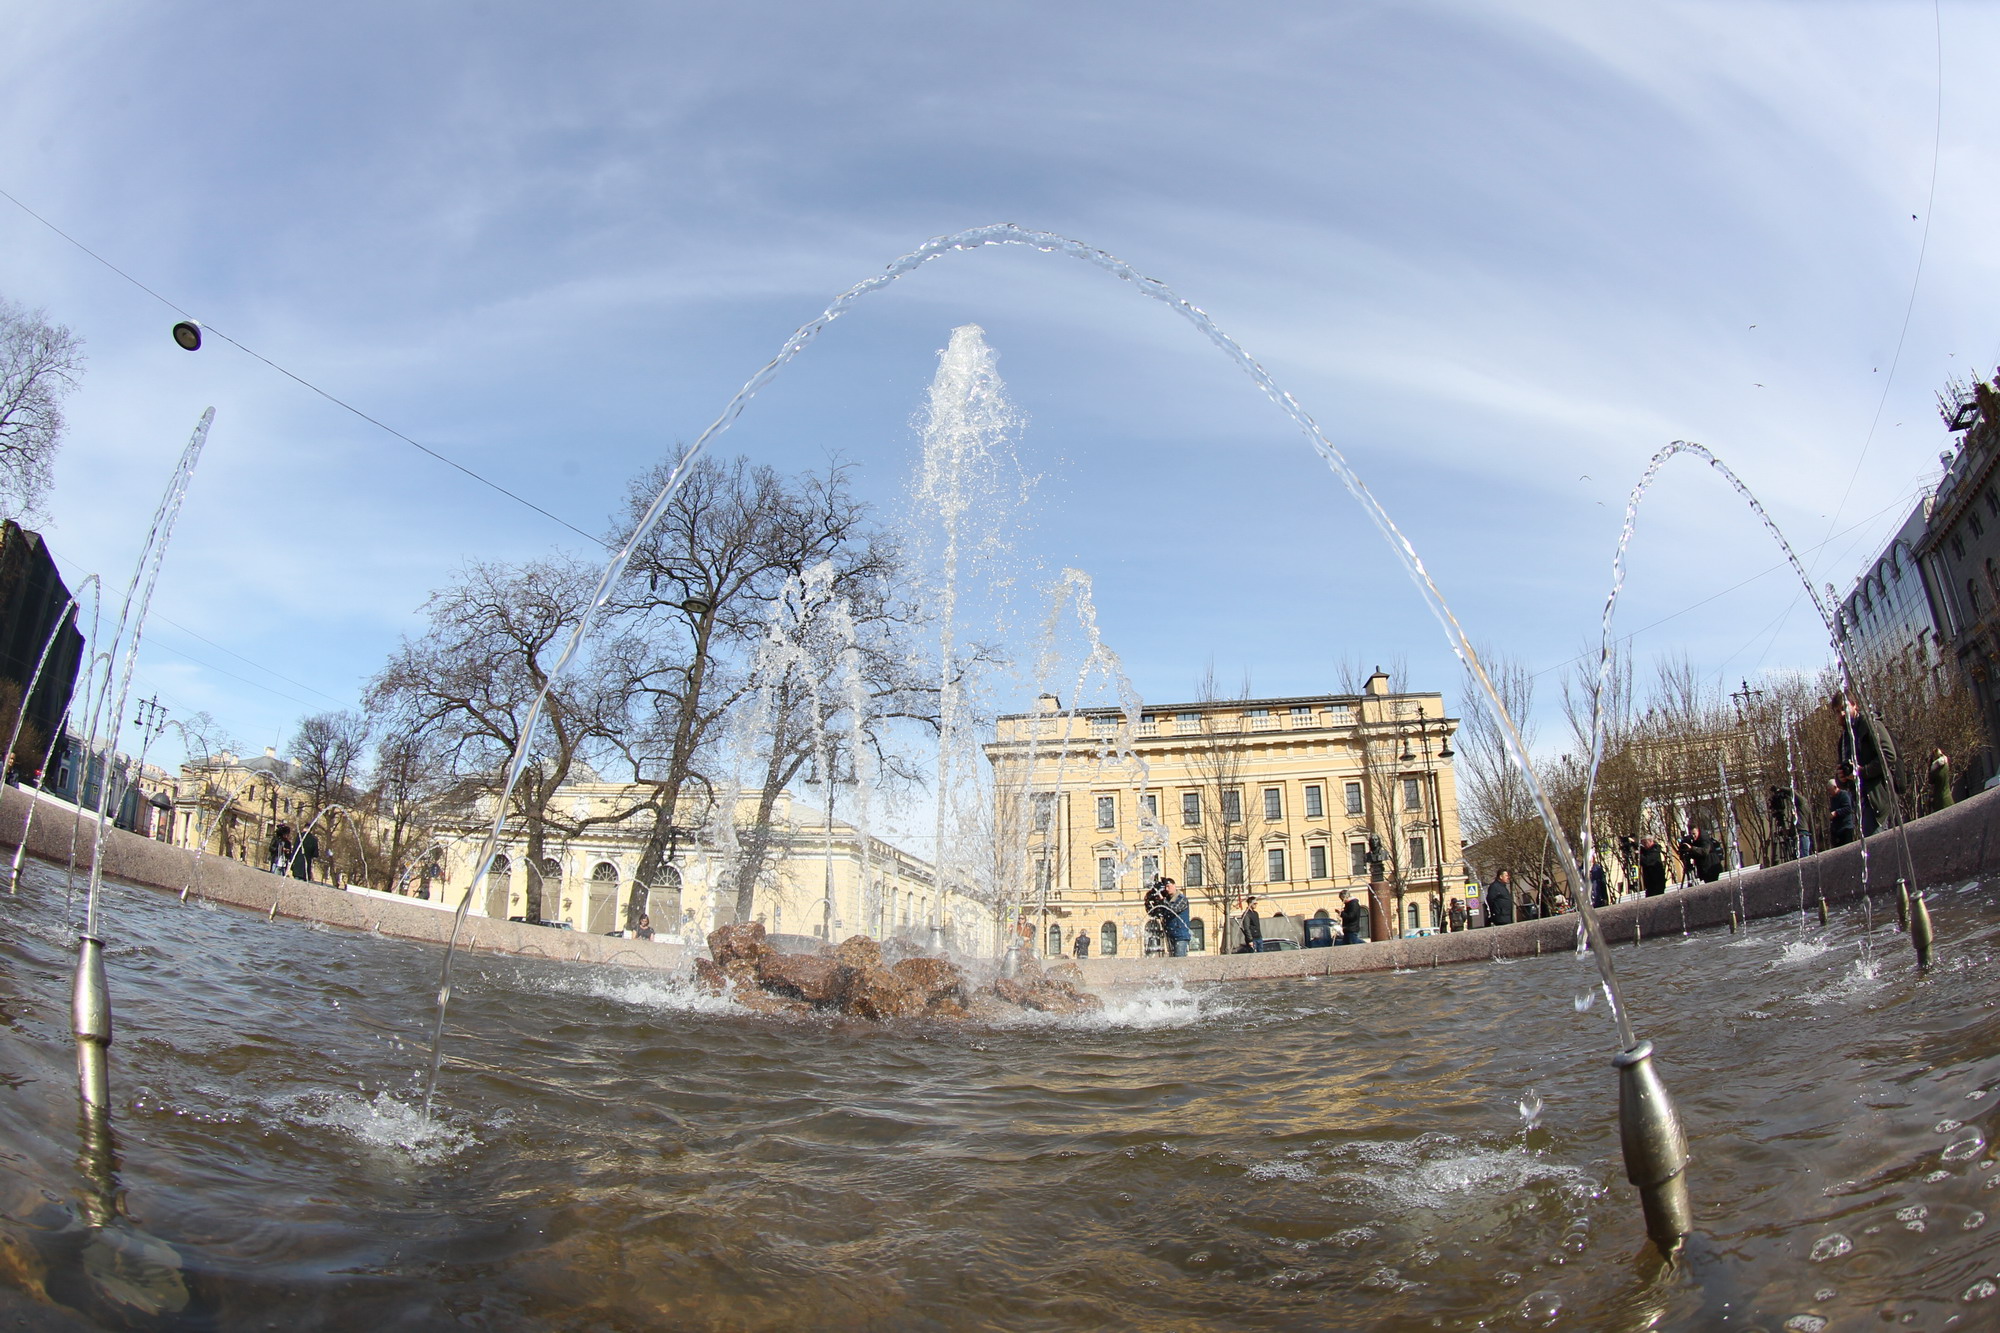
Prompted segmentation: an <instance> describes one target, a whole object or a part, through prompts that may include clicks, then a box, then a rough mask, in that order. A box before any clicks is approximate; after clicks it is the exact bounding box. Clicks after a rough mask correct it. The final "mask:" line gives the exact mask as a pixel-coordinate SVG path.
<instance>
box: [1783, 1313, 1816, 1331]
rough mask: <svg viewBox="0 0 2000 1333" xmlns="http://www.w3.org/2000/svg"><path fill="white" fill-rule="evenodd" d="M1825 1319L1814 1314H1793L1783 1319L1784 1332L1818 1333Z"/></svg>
mask: <svg viewBox="0 0 2000 1333" xmlns="http://www.w3.org/2000/svg"><path fill="white" fill-rule="evenodd" d="M1825 1327H1826V1320H1824V1319H1821V1318H1820V1317H1819V1316H1818V1315H1816V1314H1795V1315H1793V1316H1792V1317H1791V1318H1790V1319H1787V1320H1786V1321H1785V1329H1786V1333H1820V1330H1821V1329H1823V1328H1825Z"/></svg>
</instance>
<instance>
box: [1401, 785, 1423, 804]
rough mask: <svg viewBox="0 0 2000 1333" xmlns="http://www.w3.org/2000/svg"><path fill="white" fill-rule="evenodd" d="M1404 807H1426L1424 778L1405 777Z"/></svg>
mask: <svg viewBox="0 0 2000 1333" xmlns="http://www.w3.org/2000/svg"><path fill="white" fill-rule="evenodd" d="M1403 808H1404V809H1405V810H1421V809H1423V808H1424V780H1423V779H1422V778H1404V779H1403Z"/></svg>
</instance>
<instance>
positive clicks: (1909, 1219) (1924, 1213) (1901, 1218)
mask: <svg viewBox="0 0 2000 1333" xmlns="http://www.w3.org/2000/svg"><path fill="white" fill-rule="evenodd" d="M1930 1215H1931V1210H1930V1209H1928V1208H1926V1207H1924V1206H1923V1205H1922V1204H1920V1203H1918V1204H1912V1205H1910V1206H1909V1207H1908V1208H1898V1209H1897V1210H1896V1220H1897V1221H1898V1222H1901V1223H1902V1224H1903V1230H1905V1231H1922V1230H1923V1229H1924V1219H1925V1218H1926V1217H1929V1216H1930Z"/></svg>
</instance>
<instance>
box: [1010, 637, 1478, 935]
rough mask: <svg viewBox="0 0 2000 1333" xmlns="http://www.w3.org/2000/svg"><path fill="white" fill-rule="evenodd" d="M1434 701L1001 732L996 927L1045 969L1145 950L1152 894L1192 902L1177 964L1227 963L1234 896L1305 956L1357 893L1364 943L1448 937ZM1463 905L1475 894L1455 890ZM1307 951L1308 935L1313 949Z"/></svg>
mask: <svg viewBox="0 0 2000 1333" xmlns="http://www.w3.org/2000/svg"><path fill="white" fill-rule="evenodd" d="M1457 726H1458V724H1457V720H1456V719H1454V718H1450V717H1447V716H1446V715H1445V711H1444V699H1443V696H1442V695H1440V694H1436V693H1394V692H1391V690H1390V688H1389V677H1388V676H1387V675H1385V674H1383V673H1382V672H1379V671H1378V672H1376V673H1375V674H1374V675H1373V676H1371V677H1370V678H1369V679H1368V681H1367V683H1366V685H1365V686H1364V687H1363V690H1362V692H1361V693H1360V694H1356V695H1315V696H1311V697H1306V698H1287V699H1237V700H1229V701H1220V702H1218V701H1208V702H1202V703H1191V704H1174V705H1169V706H1164V707H1135V708H1133V709H1131V710H1123V709H1116V708H1082V709H1064V708H1063V707H1062V705H1061V703H1060V701H1059V700H1057V699H1056V698H1055V697H1054V696H1052V695H1043V696H1041V698H1040V699H1039V700H1038V701H1037V705H1036V709H1035V711H1033V712H1030V713H1020V714H1010V715H1007V716H1003V717H1001V718H1000V719H999V722H998V726H997V728H996V732H995V736H994V740H993V741H992V743H990V744H989V745H988V746H987V747H986V753H987V757H988V759H989V760H990V761H991V763H992V765H993V772H994V789H995V801H996V810H995V829H996V833H997V835H998V837H997V842H998V846H997V852H998V856H999V862H1000V865H999V874H1000V877H1001V882H1002V883H1003V884H1005V885H1008V886H1010V892H1011V904H1010V908H1009V927H1010V928H1011V929H1013V930H1015V931H1017V932H1018V934H1019V936H1020V937H1021V938H1022V939H1024V940H1032V941H1033V943H1034V946H1035V947H1036V948H1037V949H1038V950H1039V951H1040V952H1043V953H1045V954H1057V953H1073V952H1075V949H1076V942H1077V939H1078V937H1079V936H1081V937H1083V939H1084V941H1085V948H1086V949H1087V950H1088V953H1089V954H1090V955H1091V956H1103V955H1110V954H1118V955H1124V954H1131V953H1139V952H1142V951H1151V950H1155V949H1157V948H1158V947H1159V945H1158V942H1157V940H1149V939H1148V932H1147V929H1146V915H1145V910H1144V906H1143V895H1144V893H1145V889H1146V886H1147V885H1149V884H1150V883H1152V881H1153V879H1154V877H1155V876H1156V875H1162V874H1164V875H1169V876H1172V877H1174V878H1175V879H1177V880H1178V881H1179V883H1180V885H1181V887H1182V888H1183V889H1184V890H1185V891H1186V892H1187V895H1188V897H1189V899H1190V901H1191V903H1192V908H1193V910H1192V914H1191V916H1192V919H1191V921H1190V925H1191V927H1192V929H1193V933H1194V938H1193V940H1192V941H1191V942H1190V950H1191V951H1216V950H1218V949H1219V950H1223V951H1233V950H1234V949H1235V948H1236V947H1238V945H1239V944H1240V942H1241V936H1240V924H1239V923H1240V918H1241V914H1242V911H1243V904H1244V900H1245V898H1246V896H1250V895H1254V896H1255V897H1256V899H1257V910H1258V913H1259V915H1260V917H1261V919H1262V922H1263V933H1264V935H1265V937H1266V938H1267V939H1275V938H1282V937H1291V938H1294V939H1298V940H1300V941H1301V942H1302V941H1303V939H1304V938H1305V937H1306V935H1307V932H1306V930H1305V928H1304V926H1303V922H1304V920H1305V919H1307V918H1311V917H1314V916H1320V915H1330V916H1333V917H1335V918H1337V917H1338V916H1339V915H1340V909H1341V906H1342V904H1343V901H1344V895H1345V894H1347V893H1353V894H1354V895H1355V896H1356V898H1357V900H1358V901H1360V902H1362V903H1363V904H1364V905H1367V906H1368V907H1369V908H1370V911H1371V922H1370V930H1371V934H1372V936H1373V937H1374V938H1377V939H1382V938H1388V937H1390V936H1392V935H1398V934H1400V935H1409V934H1425V933H1429V932H1430V931H1433V930H1442V929H1446V928H1447V923H1448V922H1449V921H1450V920H1451V917H1452V903H1453V901H1454V900H1458V899H1462V898H1464V897H1465V896H1466V895H1467V893H1468V889H1467V885H1466V875H1465V866H1464V862H1463V860H1462V857H1461V854H1460V853H1461V846H1462V844H1461V843H1460V840H1459V826H1458V788H1457V781H1456V778H1455V775H1454V770H1453V767H1452V759H1453V750H1452V748H1451V739H1452V736H1453V734H1454V733H1455V732H1456V730H1457ZM1470 892H1475V893H1476V889H1474V890H1470ZM1312 933H1313V934H1315V935H1317V934H1319V933H1320V932H1319V931H1318V930H1315V931H1313V932H1312Z"/></svg>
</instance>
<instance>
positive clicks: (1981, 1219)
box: [1959, 1208, 1986, 1231]
mask: <svg viewBox="0 0 2000 1333" xmlns="http://www.w3.org/2000/svg"><path fill="white" fill-rule="evenodd" d="M1959 1225H1960V1226H1962V1227H1964V1228H1965V1229H1966V1230H1967V1231H1977V1230H1979V1228H1981V1227H1983V1226H1985V1225H1986V1214H1984V1213H1982V1212H1980V1211H1979V1210H1978V1209H1977V1208H1975V1209H1973V1210H1972V1211H1971V1212H1969V1213H1967V1214H1966V1215H1965V1220H1964V1221H1963V1222H1961V1223H1959Z"/></svg>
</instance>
